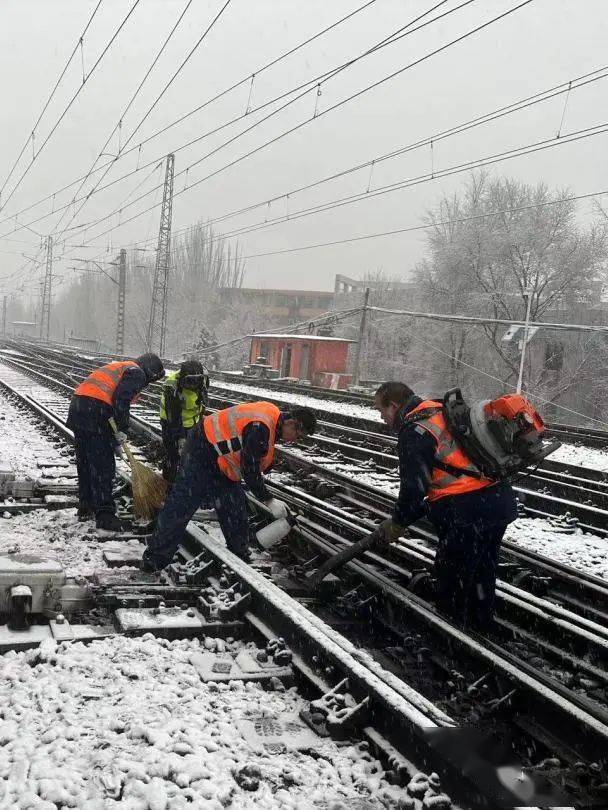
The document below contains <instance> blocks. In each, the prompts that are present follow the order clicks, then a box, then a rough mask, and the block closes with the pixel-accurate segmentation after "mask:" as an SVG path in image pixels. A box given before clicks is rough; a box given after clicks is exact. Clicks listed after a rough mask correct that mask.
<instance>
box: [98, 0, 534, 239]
mask: <svg viewBox="0 0 608 810" xmlns="http://www.w3.org/2000/svg"><path fill="white" fill-rule="evenodd" d="M531 2H532V0H523V2H521V3H520V4H519V5H517V6H514V7H512V8H511V9H509V10H507V11H505V12H503V13H502V14H499V15H498V16H496V17H493V18H492V19H490V20H487V21H486V22H484V23H482V24H480V25H478V26H476V27H475V28H472V29H470V30H469V31H467V32H466V33H465V34H462V35H461V36H459V37H457V38H456V39H454V40H451V41H450V42H448V43H445V44H444V45H442V46H440V47H439V48H436V49H434V50H433V51H430V52H429V53H427V54H425V55H424V56H422V57H420V58H419V59H416V60H415V61H414V62H410V63H409V64H408V65H406V66H404V67H402V68H400V69H399V70H397V71H394V72H393V73H391V74H389V75H388V76H385V77H383V78H382V79H380V80H378V81H376V82H373V83H372V84H370V85H368V86H367V87H365V88H363V89H361V90H359V91H357V92H355V93H353V94H352V95H350V96H348V97H347V98H345V99H342V100H341V101H339V102H337V103H336V104H334V105H332V106H331V107H328V108H327V109H325V110H322V111H321V112H319V113H318V115H317V116H316V117H314V118H313V117H312V116H311V117H309V118H307V119H306V120H305V121H303V122H301V123H299V124H297V125H296V126H294V127H291V128H290V129H288V130H286V131H285V132H283V133H281V134H279V135H277V136H275V137H274V138H272V139H270V140H268V141H266V142H264V143H263V144H261V145H260V146H258V147H256V148H255V149H252V150H250V151H249V152H247V153H245V154H244V155H241V156H240V157H238V158H235V159H234V160H232V161H230V162H229V163H227V164H226V165H224V166H222V167H220V168H219V169H216V170H215V171H213V172H211V173H210V174H208V175H206V176H205V177H202V178H201V179H199V180H197V181H195V182H193V183H191V184H190V185H189V186H188V188H187V189H182V190H180V191H177V192H176V193H175V195H174V197H177V196H179V195H181V194H183V193H185V192H186V191H191V190H192V189H193V188H195V187H197V186H199V185H200V184H201V183H204V182H206V181H207V180H209V179H211V178H212V177H216V176H217V175H218V174H220V173H221V172H223V171H226V170H227V169H229V168H231V167H232V166H235V165H236V164H237V163H240V162H241V161H243V160H245V159H247V158H249V157H251V156H252V155H254V154H257V153H258V152H260V151H262V150H263V149H265V148H266V147H268V146H271V145H272V144H274V143H277V142H278V141H280V140H282V139H283V138H284V137H286V136H287V135H290V134H291V133H293V132H295V131H297V130H299V129H301V128H302V127H303V126H306V124H308V123H310V122H311V121H318V120H319V119H320V118H321V117H322V116H324V115H327V114H329V113H330V112H333V111H335V110H336V109H339V108H340V107H342V106H343V105H344V104H347V103H349V102H350V101H352V100H354V99H355V98H358V97H360V96H361V95H362V94H363V93H366V92H368V91H370V90H373V89H375V88H377V87H379V86H380V85H382V84H383V83H384V82H387V81H390V80H391V79H393V78H395V77H396V76H398V75H400V74H402V73H403V72H405V71H406V70H409V69H410V68H412V67H414V66H416V65H418V64H421V63H422V62H424V61H425V60H426V59H429V58H431V57H432V56H435V55H437V54H439V53H441V52H443V51H445V50H446V49H447V48H449V47H451V46H453V45H456V44H457V43H459V42H462V41H463V40H465V39H467V38H468V37H470V36H473V35H474V34H476V33H478V32H480V31H482V30H483V29H485V28H487V27H488V26H490V25H492V24H493V23H495V22H498V21H499V20H502V19H504V18H505V17H506V16H507V15H509V14H512V13H514V12H515V11H518V10H520V9H522V8H524V7H525V6H527V5H528V4H529V3H531ZM219 148H221V147H218V148H217V149H215V150H213V151H212V152H210V153H208V154H207V155H206V156H204V157H203V158H201V159H200V160H198V161H195V163H193V164H190V166H189V167H188V169H191V168H192V167H193V166H195V165H197V164H198V163H200V162H202V160H205V159H206V158H207V157H210V156H211V155H212V154H215V153H216V152H217V151H218V150H219ZM184 171H185V170H184ZM181 173H182V172H180V174H181ZM137 201H138V200H134V201H133V202H132V203H130V205H133V204H135V203H136V202H137ZM149 210H151V208H146V209H144V210H143V211H141V212H139V213H137V214H135V215H133V216H131V217H129V218H127V219H125V220H123V222H122V223H121V226H122V225H126V224H127V223H129V222H132V221H133V220H135V219H137V218H138V217H140V216H143V215H144V214H146V213H147V212H148V211H149ZM115 213H116V212H112V213H111V214H110V215H108V216H107V217H102V218H100V219H99V220H98V222H99V223H101V222H103V221H104V220H107V219H108V218H109V217H110V216H113V215H114V214H115ZM112 230H114V228H110V229H108V230H106V231H102V232H101V233H97V234H95V236H93V237H91V240H90V241H93V240H94V239H98V238H100V237H101V236H105V235H106V234H107V233H109V232H110V231H112Z"/></svg>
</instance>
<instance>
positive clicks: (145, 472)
mask: <svg viewBox="0 0 608 810" xmlns="http://www.w3.org/2000/svg"><path fill="white" fill-rule="evenodd" d="M109 421H110V425H111V426H112V430H114V432H115V433H117V432H118V428H117V427H116V422H115V421H114V419H110V420H109ZM121 446H122V449H123V450H124V452H125V455H126V457H127V460H128V462H129V466H130V467H131V491H132V493H133V510H134V512H135V514H136V515H137V516H138V517H141V518H144V519H145V520H151V518H153V517H154V514H155V512H157V511H158V510H159V509H160V508H161V507H162V505H163V503H164V502H165V498H166V496H167V482H166V481H165V479H164V478H163V477H162V475H159V473H157V472H155V471H154V470H152V469H150V467H148V466H146V465H145V464H142V462H141V461H138V460H137V459H136V458H135V456H134V455H133V451H132V450H131V448H130V447H129V445H128V444H127V443H126V442H123V443H122V445H121Z"/></svg>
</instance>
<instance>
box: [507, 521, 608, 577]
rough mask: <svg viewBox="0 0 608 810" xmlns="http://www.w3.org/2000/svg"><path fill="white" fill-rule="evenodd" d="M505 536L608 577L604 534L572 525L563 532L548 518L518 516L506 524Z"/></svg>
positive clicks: (577, 566) (543, 553) (564, 561)
mask: <svg viewBox="0 0 608 810" xmlns="http://www.w3.org/2000/svg"><path fill="white" fill-rule="evenodd" d="M505 539H506V540H511V542H513V543H517V545H518V546H521V547H522V548H525V549H527V550H528V551H535V552H536V553H537V554H542V555H543V556H545V557H547V558H549V559H550V560H554V561H556V562H560V563H564V564H565V565H570V566H572V568H577V569H579V570H581V571H585V572H586V573H588V574H593V575H594V576H596V577H603V578H604V579H608V554H607V553H606V548H607V545H606V538H604V537H598V536H597V535H596V534H589V533H587V532H583V531H582V530H581V529H575V530H574V532H573V533H571V534H570V533H569V534H566V533H562V532H560V531H559V529H557V528H556V527H555V526H552V525H551V524H550V523H549V521H547V520H543V519H538V520H531V519H530V518H518V519H517V520H516V521H515V522H514V523H511V524H510V525H509V527H508V528H507V533H506V535H505Z"/></svg>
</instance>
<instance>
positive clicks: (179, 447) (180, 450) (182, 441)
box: [177, 439, 186, 456]
mask: <svg viewBox="0 0 608 810" xmlns="http://www.w3.org/2000/svg"><path fill="white" fill-rule="evenodd" d="M185 446H186V440H185V439H178V440H177V451H178V453H179V454H180V456H181V454H182V453H183V452H184V447H185Z"/></svg>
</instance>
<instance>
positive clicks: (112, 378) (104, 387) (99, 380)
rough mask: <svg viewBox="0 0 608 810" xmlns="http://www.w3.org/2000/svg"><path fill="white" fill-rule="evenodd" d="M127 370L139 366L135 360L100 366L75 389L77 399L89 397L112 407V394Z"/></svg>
mask: <svg viewBox="0 0 608 810" xmlns="http://www.w3.org/2000/svg"><path fill="white" fill-rule="evenodd" d="M128 368H139V366H138V365H137V363H136V362H135V360H119V361H117V362H115V363H107V364H106V365H105V366H100V367H99V368H96V369H95V371H92V372H91V373H90V374H89V376H88V377H87V378H86V379H85V380H83V381H82V382H81V383H80V385H78V386H77V387H76V390H75V391H74V393H75V394H77V395H78V396H79V397H91V398H92V399H99V400H101V401H102V402H105V403H106V405H113V404H114V403H113V401H112V398H113V396H114V392H115V391H116V388H117V386H118V383H119V382H120V380H121V379H122V376H123V374H124V373H125V371H126V370H127V369H128Z"/></svg>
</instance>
